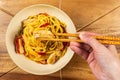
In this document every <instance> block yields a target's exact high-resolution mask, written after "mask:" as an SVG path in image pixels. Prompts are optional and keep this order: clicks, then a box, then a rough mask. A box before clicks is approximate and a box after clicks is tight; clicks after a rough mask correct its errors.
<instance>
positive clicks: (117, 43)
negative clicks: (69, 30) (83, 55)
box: [40, 38, 120, 45]
mask: <svg viewBox="0 0 120 80" xmlns="http://www.w3.org/2000/svg"><path fill="white" fill-rule="evenodd" d="M40 40H49V41H61V42H71V41H72V42H80V43H81V42H83V41H82V40H80V39H54V38H40ZM98 41H99V42H100V43H102V44H113V45H120V41H109V40H98Z"/></svg>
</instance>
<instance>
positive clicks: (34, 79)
mask: <svg viewBox="0 0 120 80" xmlns="http://www.w3.org/2000/svg"><path fill="white" fill-rule="evenodd" d="M16 79H17V80H26V79H27V80H60V72H59V71H58V72H56V73H54V74H50V75H42V76H41V75H32V74H29V73H27V72H25V71H23V70H21V69H20V68H16V69H14V70H12V71H11V72H9V73H8V74H7V75H4V76H2V77H0V80H16Z"/></svg>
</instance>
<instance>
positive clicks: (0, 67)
mask: <svg viewBox="0 0 120 80" xmlns="http://www.w3.org/2000/svg"><path fill="white" fill-rule="evenodd" d="M15 67H16V65H15V64H14V63H13V62H12V60H11V59H10V57H9V55H8V54H7V53H4V54H2V53H0V77H1V76H2V75H4V74H5V73H7V72H8V71H10V70H11V69H13V68H15ZM0 80H1V79H0Z"/></svg>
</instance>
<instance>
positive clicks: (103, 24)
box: [82, 8, 120, 53]
mask: <svg viewBox="0 0 120 80" xmlns="http://www.w3.org/2000/svg"><path fill="white" fill-rule="evenodd" d="M119 17H120V8H118V9H116V10H115V11H113V12H112V13H110V14H108V15H107V16H105V17H103V18H101V19H100V20H99V21H96V22H95V23H93V24H91V25H90V26H88V27H86V28H84V29H83V30H82V31H91V32H96V33H98V34H101V35H110V36H116V37H120V19H119ZM117 50H118V53H120V46H117Z"/></svg>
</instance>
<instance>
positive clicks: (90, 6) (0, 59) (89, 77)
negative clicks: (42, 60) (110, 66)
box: [0, 0, 120, 80]
mask: <svg viewBox="0 0 120 80" xmlns="http://www.w3.org/2000/svg"><path fill="white" fill-rule="evenodd" d="M41 3H43V4H50V5H53V6H56V7H58V8H60V9H62V10H63V11H65V12H66V13H67V14H68V15H69V16H70V17H71V19H72V20H73V22H74V24H75V26H76V29H77V30H78V31H92V32H97V33H100V34H106V35H115V36H120V0H0V80H68V79H69V80H95V77H94V75H93V74H92V72H91V71H90V69H89V66H88V64H87V63H86V61H85V60H83V59H82V58H81V57H79V56H77V55H74V57H73V58H72V60H71V61H70V63H69V64H68V65H67V66H65V67H64V68H63V69H61V70H60V71H58V72H56V73H53V74H50V75H45V76H37V75H32V74H29V73H27V72H25V71H23V70H21V69H20V68H19V67H17V66H16V65H15V64H14V63H13V61H12V60H11V59H10V57H9V55H8V52H7V50H6V46H5V33H6V29H7V27H8V24H9V22H10V20H11V19H12V18H13V16H14V15H15V14H16V13H17V12H18V11H20V10H21V9H23V8H24V7H27V6H29V5H32V4H41ZM117 49H118V53H119V52H120V48H119V46H117Z"/></svg>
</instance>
